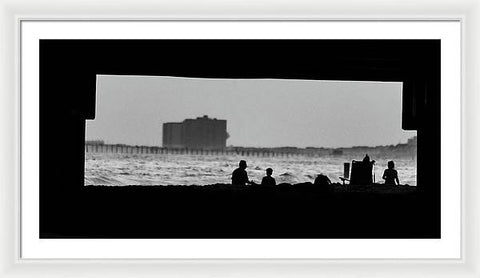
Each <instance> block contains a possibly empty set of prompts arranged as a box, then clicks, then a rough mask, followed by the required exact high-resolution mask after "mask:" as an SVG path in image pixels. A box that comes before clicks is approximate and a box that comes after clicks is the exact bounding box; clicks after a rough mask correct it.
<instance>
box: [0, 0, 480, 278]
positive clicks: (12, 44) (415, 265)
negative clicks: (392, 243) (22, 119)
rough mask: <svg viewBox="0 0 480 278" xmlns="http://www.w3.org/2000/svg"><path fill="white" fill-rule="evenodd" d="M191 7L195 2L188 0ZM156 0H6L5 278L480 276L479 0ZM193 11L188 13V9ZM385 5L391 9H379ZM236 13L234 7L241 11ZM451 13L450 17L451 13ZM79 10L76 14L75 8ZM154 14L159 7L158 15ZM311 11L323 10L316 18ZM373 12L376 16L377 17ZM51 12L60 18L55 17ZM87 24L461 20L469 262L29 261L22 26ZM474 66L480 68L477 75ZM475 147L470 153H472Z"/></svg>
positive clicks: (464, 241)
mask: <svg viewBox="0 0 480 278" xmlns="http://www.w3.org/2000/svg"><path fill="white" fill-rule="evenodd" d="M185 2H187V1H185ZM185 2H183V3H173V2H171V3H163V4H153V3H148V2H143V3H142V2H135V4H133V3H120V4H119V6H118V9H119V10H115V11H111V10H110V9H109V7H108V5H102V2H97V4H95V5H94V6H91V5H89V4H88V3H82V2H81V1H74V2H73V3H70V4H66V5H65V6H63V7H62V6H60V8H58V7H57V8H55V9H54V8H53V6H51V5H50V4H49V3H48V1H40V3H35V2H34V1H25V2H22V3H13V2H9V1H2V2H1V7H2V10H3V12H4V17H2V19H1V20H2V26H5V28H4V32H3V36H2V37H3V38H4V39H3V40H2V44H3V53H2V54H4V56H3V57H5V58H6V59H5V60H6V63H3V65H2V70H3V71H2V72H3V74H2V82H1V84H2V89H3V90H2V91H3V92H2V94H1V97H2V101H1V103H2V104H3V105H4V107H2V112H1V113H2V115H1V116H2V117H1V118H2V120H1V123H2V130H4V131H5V133H3V134H2V136H1V140H2V141H1V142H2V145H1V147H2V149H3V150H2V153H5V156H3V157H2V162H4V163H3V164H4V167H1V171H2V175H1V176H2V177H4V182H2V184H1V186H2V187H1V190H2V194H1V196H2V198H3V199H2V204H3V205H4V208H5V209H3V210H2V212H1V221H2V222H1V226H2V227H3V228H2V230H1V235H2V237H1V238H2V246H3V247H4V248H3V249H4V250H3V252H2V253H1V254H2V255H1V257H0V259H1V264H0V266H1V268H0V273H1V274H2V276H4V277H19V276H20V277H37V276H40V277H41V276H48V277H60V276H68V275H75V276H79V277H103V276H108V275H111V276H114V277H122V276H127V275H128V276H146V277H149V276H152V277H153V276H155V277H157V276H160V275H164V276H173V275H178V276H200V277H211V276H214V275H215V276H220V275H221V276H224V275H229V276H242V277H243V276H245V277H252V276H253V277H259V276H262V277H264V276H267V277H268V276H271V277H278V276H287V275H288V276H300V277H301V276H326V277H330V276H334V275H342V276H345V277H357V276H366V275H369V276H370V275H378V276H381V277H383V276H385V277H395V276H406V275H408V276H413V277H415V276H422V277H423V276H425V275H428V274H431V275H432V276H435V277H477V276H478V275H479V273H480V271H479V266H478V263H477V261H478V252H479V249H480V248H479V243H478V231H479V229H478V228H479V227H478V220H476V219H477V218H478V213H479V211H478V205H477V201H479V200H478V198H479V194H478V189H476V188H475V187H474V178H475V176H474V174H475V171H474V169H475V168H474V167H475V164H476V163H474V160H473V158H474V157H476V154H477V153H478V147H477V146H476V145H475V144H474V142H475V141H476V140H475V139H477V138H478V136H479V130H478V114H477V113H478V112H476V111H475V109H474V108H475V105H476V104H478V97H476V96H475V95H474V92H476V91H477V90H478V89H479V84H478V81H476V79H475V78H474V77H475V76H476V75H477V76H478V69H476V68H478V67H480V63H479V62H480V60H479V56H478V50H477V49H478V46H479V36H478V35H477V33H478V31H480V30H479V24H478V22H476V21H475V20H476V19H475V18H476V17H478V16H479V15H480V9H479V8H478V7H477V6H475V5H474V3H468V2H467V1H456V2H454V1H451V0H450V1H444V2H441V3H439V4H435V7H436V9H437V12H436V13H432V14H428V15H424V14H422V15H420V13H421V11H423V10H425V9H427V8H428V9H430V8H432V6H430V5H433V4H429V3H425V2H423V1H422V2H418V3H416V6H415V8H413V9H411V7H407V6H405V7H403V8H402V6H401V5H400V6H398V7H385V6H384V5H381V1H362V3H358V4H354V5H353V4H352V5H350V6H351V7H350V8H349V10H350V11H351V12H350V13H349V14H340V13H339V11H341V10H342V9H343V8H344V6H343V5H341V2H340V3H339V2H333V1H332V2H329V3H328V4H325V3H324V4H312V3H296V4H295V5H294V4H293V3H292V4H286V3H283V5H280V7H279V9H270V8H268V7H269V6H270V5H272V6H273V3H270V1H265V0H263V1H260V2H256V3H257V4H258V3H263V4H264V6H262V5H261V6H257V7H256V8H255V9H253V8H248V7H246V6H245V5H243V3H241V1H230V2H229V5H226V4H225V3H220V2H218V3H210V4H209V5H207V7H208V8H209V9H206V8H205V7H206V6H202V5H200V4H195V3H193V1H188V2H189V3H185ZM183 5H187V6H188V7H189V8H188V11H185V10H183V9H182V7H183ZM378 7H384V8H380V9H378ZM234 8H235V9H234ZM447 8H448V14H445V13H443V12H442V11H444V10H447ZM72 10H75V12H74V13H72V12H69V11H72ZM152 11H155V12H154V13H152ZM312 11H317V12H314V13H312ZM372 11H374V14H372ZM52 12H53V14H52ZM25 18H30V19H35V18H37V19H53V18H56V19H77V20H78V19H82V20H94V19H95V20H108V19H110V20H114V19H115V20H123V19H130V20H133V19H136V20H142V19H156V20H162V19H178V20H201V19H209V20H216V19H223V20H225V19H227V20H230V19H237V20H248V19H258V20H268V19H277V20H289V19H297V20H298V19H301V20H431V19H438V20H460V21H461V24H462V30H463V31H462V42H463V47H462V51H463V57H462V58H463V59H462V69H463V76H462V80H463V84H462V88H463V91H462V98H463V99H462V117H463V118H462V119H463V121H462V165H463V168H462V200H463V203H462V208H463V214H462V216H463V219H462V228H463V231H462V246H463V248H462V249H463V250H462V259H452V260H450V259H444V260H425V259H424V260H378V259H377V260H325V259H324V260H165V259H164V260H22V259H20V254H19V250H20V246H19V234H20V231H21V227H20V225H19V224H20V223H19V212H20V203H19V192H18V189H19V183H20V178H19V177H20V168H19V155H20V153H19V143H18V142H19V136H20V134H19V119H18V117H19V109H18V108H19V103H18V101H19V99H18V97H17V96H18V95H17V93H18V89H19V88H18V86H19V85H18V84H19V82H18V81H19V80H18V70H19V60H18V52H17V50H18V46H19V45H18V43H19V40H18V34H19V33H18V32H19V30H18V24H19V20H20V19H25ZM475 70H476V71H475ZM466 150H468V152H467V151H466Z"/></svg>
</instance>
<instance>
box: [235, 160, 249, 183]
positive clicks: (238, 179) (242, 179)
mask: <svg viewBox="0 0 480 278" xmlns="http://www.w3.org/2000/svg"><path fill="white" fill-rule="evenodd" d="M245 169H247V162H246V161H245V160H240V162H239V163H238V168H237V169H235V170H234V171H233V173H232V184H233V185H245V184H246V183H251V182H250V181H249V180H248V175H247V171H245Z"/></svg>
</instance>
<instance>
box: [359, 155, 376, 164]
mask: <svg viewBox="0 0 480 278" xmlns="http://www.w3.org/2000/svg"><path fill="white" fill-rule="evenodd" d="M362 162H363V163H372V164H373V163H375V160H370V156H368V153H367V154H365V157H364V158H363V160H362Z"/></svg>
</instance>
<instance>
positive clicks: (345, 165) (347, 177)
mask: <svg viewBox="0 0 480 278" xmlns="http://www.w3.org/2000/svg"><path fill="white" fill-rule="evenodd" d="M339 178H340V180H341V181H342V183H343V186H344V187H345V190H348V187H347V184H346V183H345V182H346V181H348V182H350V163H348V162H345V163H343V177H339Z"/></svg>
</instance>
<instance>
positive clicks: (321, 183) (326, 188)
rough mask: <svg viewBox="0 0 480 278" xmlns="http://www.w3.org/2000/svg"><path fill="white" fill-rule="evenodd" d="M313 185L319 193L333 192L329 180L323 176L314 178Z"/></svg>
mask: <svg viewBox="0 0 480 278" xmlns="http://www.w3.org/2000/svg"><path fill="white" fill-rule="evenodd" d="M313 185H315V186H317V187H318V188H319V189H320V190H321V191H323V192H328V193H330V192H332V191H333V188H332V182H331V181H330V179H329V178H328V177H327V176H325V175H322V174H320V175H318V176H317V177H316V178H315V181H314V182H313Z"/></svg>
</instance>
